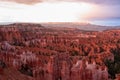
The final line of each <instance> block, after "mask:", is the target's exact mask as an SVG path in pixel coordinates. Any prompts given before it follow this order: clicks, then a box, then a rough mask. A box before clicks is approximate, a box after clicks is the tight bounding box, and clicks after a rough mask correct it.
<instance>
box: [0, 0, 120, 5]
mask: <svg viewBox="0 0 120 80" xmlns="http://www.w3.org/2000/svg"><path fill="white" fill-rule="evenodd" d="M0 1H9V2H16V3H22V4H37V3H40V2H87V3H94V4H106V5H116V4H118V5H119V4H120V0H0Z"/></svg>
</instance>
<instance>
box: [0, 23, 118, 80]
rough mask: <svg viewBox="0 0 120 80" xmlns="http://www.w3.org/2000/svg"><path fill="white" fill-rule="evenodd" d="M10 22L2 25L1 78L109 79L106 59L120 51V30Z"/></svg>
mask: <svg viewBox="0 0 120 80" xmlns="http://www.w3.org/2000/svg"><path fill="white" fill-rule="evenodd" d="M6 26H7V27H5V26H1V27H0V33H1V34H0V79H1V80H8V79H11V80H108V75H110V73H108V70H109V69H108V66H107V65H106V64H105V62H106V61H116V59H115V58H114V57H115V56H114V55H116V54H118V53H119V52H120V51H119V50H120V44H119V43H120V30H106V31H103V32H98V31H90V32H89V31H82V30H79V29H74V28H57V29H56V28H54V29H53V28H47V27H46V28H45V27H43V26H41V25H39V24H27V23H26V24H25V23H24V24H10V25H6ZM4 33H5V34H4ZM6 35H7V36H6ZM78 35H82V37H81V36H78ZM86 35H87V36H88V37H86ZM91 35H95V37H91ZM106 35H107V36H106ZM84 36H85V37H84ZM117 57H118V56H117ZM118 59H119V58H118ZM13 74H14V75H13ZM10 76H11V77H10ZM16 76H17V77H16ZM20 77H21V78H20ZM116 78H118V80H119V76H117V77H116Z"/></svg>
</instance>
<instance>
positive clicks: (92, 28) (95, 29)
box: [41, 22, 120, 31]
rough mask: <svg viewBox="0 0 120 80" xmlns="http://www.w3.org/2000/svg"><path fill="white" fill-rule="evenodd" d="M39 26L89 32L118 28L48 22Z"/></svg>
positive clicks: (115, 27)
mask: <svg viewBox="0 0 120 80" xmlns="http://www.w3.org/2000/svg"><path fill="white" fill-rule="evenodd" d="M41 25H43V26H45V27H49V28H51V27H52V28H57V27H62V28H65V27H66V28H78V29H80V30H89V31H103V30H107V29H118V28H120V26H100V25H94V24H90V23H79V22H50V23H41Z"/></svg>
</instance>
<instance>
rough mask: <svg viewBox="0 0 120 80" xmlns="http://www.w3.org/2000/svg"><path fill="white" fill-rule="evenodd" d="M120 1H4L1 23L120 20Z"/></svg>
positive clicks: (1, 10)
mask: <svg viewBox="0 0 120 80" xmlns="http://www.w3.org/2000/svg"><path fill="white" fill-rule="evenodd" d="M119 9H120V0H0V22H36V23H39V22H85V21H86V22H87V21H89V20H102V19H104V20H105V19H116V18H117V19H118V18H120V10H119Z"/></svg>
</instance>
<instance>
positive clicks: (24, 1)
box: [0, 0, 42, 4]
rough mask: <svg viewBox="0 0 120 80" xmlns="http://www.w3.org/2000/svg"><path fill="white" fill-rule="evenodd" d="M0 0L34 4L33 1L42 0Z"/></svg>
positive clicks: (39, 0)
mask: <svg viewBox="0 0 120 80" xmlns="http://www.w3.org/2000/svg"><path fill="white" fill-rule="evenodd" d="M0 1H6V2H16V3H20V4H35V3H39V2H42V0H0Z"/></svg>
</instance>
